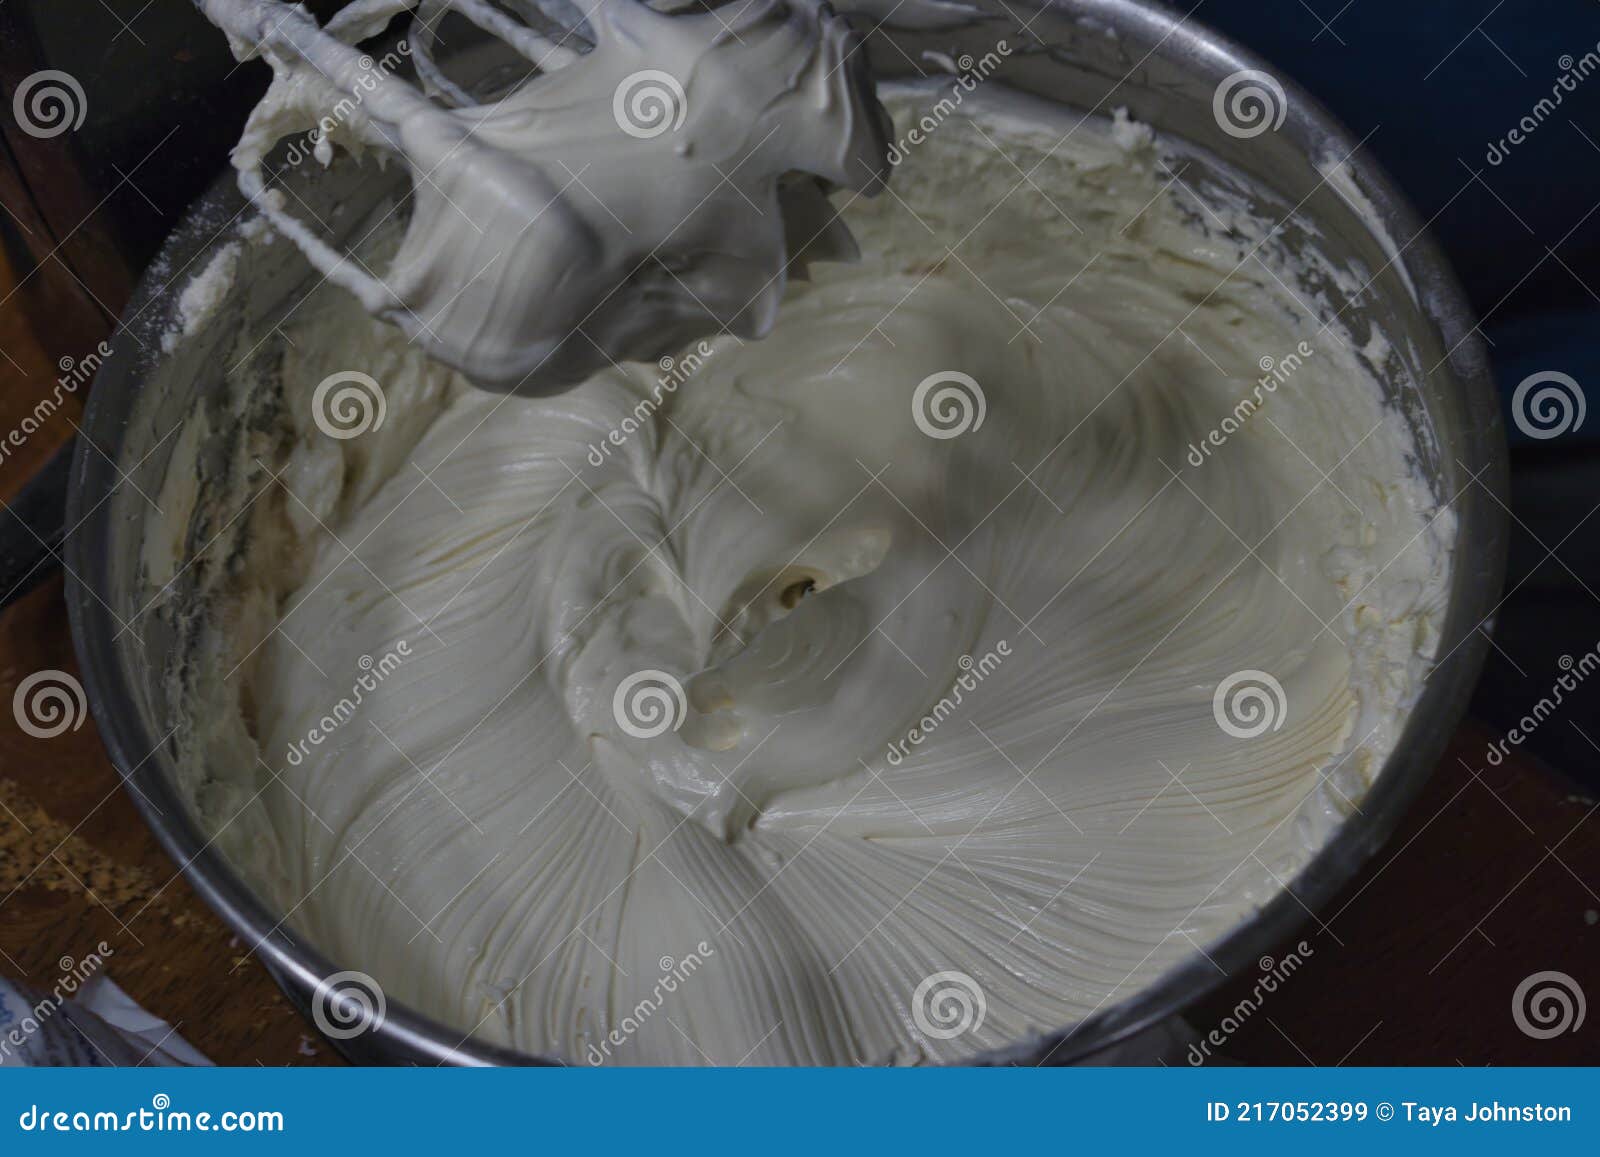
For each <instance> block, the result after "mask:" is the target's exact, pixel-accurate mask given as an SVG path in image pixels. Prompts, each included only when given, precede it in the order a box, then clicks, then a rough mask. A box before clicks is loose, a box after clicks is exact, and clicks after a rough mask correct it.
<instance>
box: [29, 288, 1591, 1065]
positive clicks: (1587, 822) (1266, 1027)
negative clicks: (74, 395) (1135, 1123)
mask: <svg viewBox="0 0 1600 1157" xmlns="http://www.w3.org/2000/svg"><path fill="white" fill-rule="evenodd" d="M6 283H7V279H6V278H5V276H4V270H3V269H0V285H5V284H6ZM94 336H98V335H94ZM91 345H92V338H91V339H89V340H86V341H85V343H84V346H85V348H88V347H89V346H91ZM0 351H3V353H4V358H3V359H0V434H3V433H4V431H7V430H11V429H14V428H16V427H17V426H18V424H19V423H20V422H21V419H22V416H23V415H24V414H25V413H27V412H28V411H29V410H31V408H32V406H33V405H34V403H35V402H36V401H37V400H38V399H39V398H41V397H43V396H44V395H45V394H46V393H47V392H48V391H49V390H50V389H51V387H52V385H53V383H54V379H55V373H56V371H55V368H54V364H53V359H52V358H51V357H50V356H49V355H48V354H47V353H46V352H45V351H44V350H42V349H40V348H39V347H38V346H37V344H36V343H35V342H34V341H33V340H32V338H31V335H30V332H29V327H28V326H27V325H26V324H25V323H24V322H23V321H22V318H21V315H20V312H19V311H16V310H11V311H6V312H4V313H3V314H0ZM77 411H78V404H77V402H76V400H73V401H71V402H69V405H68V408H67V409H64V410H63V411H61V412H60V413H58V414H56V415H55V416H54V417H53V418H52V419H51V420H50V422H49V423H47V424H46V427H45V428H44V429H41V430H40V431H38V433H36V434H34V435H33V436H32V437H31V438H30V439H28V441H27V442H26V444H25V445H24V446H23V447H22V448H21V449H19V450H16V451H15V452H13V453H11V454H10V455H9V456H8V457H7V458H5V460H4V462H3V463H0V499H3V500H6V501H9V500H10V499H11V498H12V497H13V496H14V495H15V494H16V492H17V490H18V489H19V488H20V487H21V486H22V484H23V483H24V482H25V481H26V479H27V477H28V476H29V475H30V474H31V473H32V472H33V471H34V470H35V469H37V468H38V467H39V466H40V465H42V464H43V462H44V461H46V460H47V459H48V457H49V455H50V453H51V452H52V451H53V449H54V448H55V446H56V445H58V444H59V443H60V442H62V441H63V440H65V439H66V438H68V437H70V436H71V434H72V431H73V424H74V423H75V422H76V421H77V417H78V412H77ZM46 668H58V669H62V670H66V671H69V672H75V671H76V662H75V660H74V658H73V654H72V648H71V643H70V640H69V638H68V633H67V625H66V615H65V611H64V608H63V606H62V599H61V580H60V577H59V575H54V576H52V577H51V578H50V579H49V580H48V581H47V582H46V583H45V584H44V585H43V586H42V587H40V588H39V589H38V590H36V591H34V592H33V593H32V594H31V595H29V596H28V597H26V598H25V599H23V600H22V601H21V602H20V603H18V604H16V605H14V606H13V607H11V608H10V609H9V610H7V611H6V612H5V613H4V615H3V617H0V703H5V704H9V703H10V701H11V698H12V695H13V692H14V690H15V688H16V687H17V685H18V684H19V683H20V682H21V681H22V680H23V679H25V678H27V677H28V676H29V675H30V674H32V673H34V672H36V671H39V670H43V669H46ZM1529 691H1530V702H1531V701H1532V700H1533V699H1537V698H1538V696H1539V694H1541V693H1542V692H1541V691H1539V690H1538V689H1536V688H1534V687H1532V686H1531V685H1530V688H1529ZM1551 725H1552V726H1559V725H1561V724H1560V723H1559V721H1558V722H1556V723H1552V724H1551ZM1490 738H1491V737H1490V736H1488V735H1486V734H1485V733H1483V732H1482V731H1481V730H1478V729H1475V728H1473V727H1472V726H1470V725H1469V726H1468V727H1465V728H1463V729H1462V731H1461V733H1460V734H1459V735H1458V736H1457V737H1456V739H1455V741H1454V742H1453V744H1452V746H1451V749H1450V751H1449V752H1448V753H1447V755H1446V756H1445V757H1444V759H1443V760H1442V761H1441V763H1440V766H1439V767H1438V769H1437V770H1436V771H1435V773H1434V775H1433V777H1432V778H1431V780H1430V781H1429V783H1428V784H1427V786H1426V788H1425V789H1424V791H1423V792H1422V794H1421V796H1420V797H1419V799H1418V800H1417V802H1416V804H1415V805H1414V806H1413V807H1412V809H1411V810H1410V812H1409V813H1408V815H1407V816H1406V818H1405V819H1404V821H1403V822H1402V823H1401V825H1400V828H1399V830H1398V831H1397V833H1396V834H1395V836H1394V837H1393V838H1392V839H1391V840H1390V841H1389V843H1388V845H1387V846H1386V847H1385V848H1384V849H1382V851H1381V852H1380V853H1379V854H1378V855H1377V856H1375V857H1374V859H1373V860H1372V862H1371V863H1370V864H1368V865H1367V867H1366V868H1365V870H1363V871H1362V872H1361V873H1360V874H1359V875H1358V876H1357V878H1356V879H1355V880H1353V881H1352V882H1351V884H1350V885H1349V886H1348V887H1346V888H1345V889H1344V891H1343V892H1342V894H1340V895H1339V896H1338V897H1336V898H1335V899H1334V900H1333V901H1331V902H1330V903H1329V904H1327V905H1325V906H1324V907H1323V908H1322V910H1320V911H1319V912H1317V913H1316V914H1315V915H1314V916H1308V917H1307V920H1306V924H1305V926H1304V928H1303V929H1302V931H1301V933H1300V934H1299V935H1298V936H1297V937H1295V939H1296V940H1298V939H1299V938H1300V937H1302V936H1303V937H1304V938H1305V940H1306V942H1307V944H1308V946H1309V948H1310V949H1311V951H1310V953H1309V955H1308V957H1307V960H1306V963H1305V965H1304V967H1303V968H1301V969H1300V970H1299V971H1298V972H1296V973H1295V974H1294V975H1293V977H1292V978H1291V979H1290V980H1289V981H1288V982H1287V983H1285V984H1284V985H1282V986H1281V987H1280V988H1279V989H1278V991H1276V992H1275V993H1273V994H1271V995H1270V996H1269V997H1268V998H1267V999H1266V1000H1265V1001H1264V1002H1263V1003H1262V1004H1261V1006H1260V1007H1259V1009H1258V1010H1254V1011H1252V1012H1250V1013H1248V1014H1247V1015H1245V1016H1243V1017H1238V1016H1237V1013H1238V1004H1239V1001H1240V1000H1241V999H1242V998H1243V997H1245V996H1246V995H1247V994H1248V993H1250V991H1251V990H1252V988H1253V986H1254V984H1255V982H1256V979H1257V977H1256V976H1241V977H1238V978H1236V979H1235V980H1233V981H1230V982H1229V983H1228V984H1227V985H1226V986H1224V988H1222V989H1221V990H1219V992H1218V994H1217V995H1216V996H1214V997H1212V998H1210V999H1207V1000H1205V1001H1203V1002H1201V1003H1200V1004H1199V1005H1198V1006H1197V1007H1196V1008H1194V1009H1193V1010H1192V1012H1191V1016H1190V1019H1191V1020H1192V1022H1193V1023H1194V1025H1195V1026H1196V1028H1197V1029H1198V1030H1199V1031H1200V1032H1201V1033H1205V1032H1208V1031H1209V1030H1211V1029H1213V1028H1217V1027H1218V1026H1228V1027H1226V1028H1225V1030H1224V1031H1226V1032H1227V1033H1228V1039H1227V1042H1226V1045H1225V1046H1224V1047H1223V1048H1222V1049H1221V1050H1220V1051H1221V1052H1222V1053H1223V1054H1224V1055H1225V1056H1226V1057H1227V1058H1229V1059H1230V1060H1233V1061H1237V1062H1244V1063H1272V1064H1317V1065H1334V1064H1341V1063H1342V1064H1456V1063H1460V1064H1466V1065H1482V1064H1562V1063H1574V1062H1590V1063H1593V1062H1596V1061H1600V1009H1596V1010H1591V1015H1589V1016H1588V1017H1587V1018H1586V1020H1585V1021H1584V1023H1583V1024H1582V1025H1581V1026H1580V1027H1579V1028H1577V1030H1576V1031H1573V1032H1569V1033H1564V1034H1562V1035H1560V1036H1557V1037H1554V1038H1551V1039H1535V1038H1533V1037H1530V1036H1528V1035H1527V1034H1525V1033H1524V1032H1522V1031H1521V1030H1520V1029H1518V1027H1517V1025H1516V1023H1515V1021H1514V1020H1513V1017H1512V997H1513V994H1514V992H1515V991H1516V989H1517V986H1518V985H1519V983H1520V982H1521V981H1522V980H1523V979H1524V978H1526V977H1528V976H1530V975H1531V974H1533V973H1537V972H1542V971H1547V970H1555V971H1560V972H1564V973H1567V974H1568V975H1569V976H1571V977H1572V978H1574V979H1575V980H1576V981H1577V982H1578V983H1579V985H1580V987H1581V988H1582V989H1583V990H1584V992H1585V993H1586V995H1587V998H1588V999H1590V1000H1600V923H1597V921H1600V817H1597V816H1596V815H1595V812H1596V803H1595V801H1593V800H1590V799H1586V798H1582V797H1581V796H1579V795H1577V794H1576V793H1575V789H1574V788H1573V787H1572V786H1571V785H1570V784H1569V783H1568V782H1567V781H1565V780H1564V779H1563V778H1562V777H1560V776H1559V775H1558V774H1557V773H1555V772H1552V771H1550V770H1548V769H1545V768H1542V767H1540V766H1539V765H1537V764H1536V763H1534V762H1533V761H1531V760H1528V759H1524V758H1520V757H1513V758H1511V759H1509V760H1507V761H1506V762H1505V763H1504V764H1503V765H1501V766H1499V767H1490V766H1487V765H1486V762H1485V759H1484V753H1485V750H1486V744H1487V742H1488V740H1489V739H1490ZM1596 758H1600V751H1597V752H1596ZM102 941H104V942H105V943H106V944H107V945H108V946H109V947H110V949H111V955H110V956H109V957H108V958H107V961H106V969H105V970H106V972H107V973H108V974H109V975H110V976H111V978H112V979H113V980H115V981H116V983H117V984H119V985H120V986H121V987H122V988H124V989H125V990H126V991H127V992H128V993H129V994H130V995H131V996H133V997H134V999H136V1000H138V1001H139V1002H140V1003H141V1004H143V1005H144V1006H145V1007H146V1008H147V1009H149V1010H150V1011H151V1012H153V1013H155V1014H156V1015H158V1016H160V1017H162V1018H164V1019H165V1020H167V1021H168V1022H170V1023H171V1024H173V1025H174V1026H176V1027H177V1029H178V1030H179V1031H180V1032H181V1033H182V1035H183V1036H184V1037H186V1038H187V1039H188V1040H189V1041H190V1042H191V1043H193V1044H194V1045H195V1046H196V1047H198V1048H199V1049H200V1050H201V1051H202V1052H204V1053H205V1054H206V1055H207V1056H209V1057H211V1058H212V1059H214V1060H215V1061H217V1062H219V1063H224V1064H238V1065H248V1064H264V1065H285V1064H292V1065H304V1064H334V1063H339V1057H338V1056H337V1054H336V1053H334V1051H333V1050H332V1049H331V1048H330V1047H329V1046H328V1045H327V1044H326V1043H324V1042H323V1041H322V1040H321V1039H320V1038H319V1037H318V1036H317V1034H316V1031H315V1029H314V1028H313V1027H312V1026H311V1025H310V1024H309V1023H308V1022H306V1021H305V1020H303V1019H302V1018H301V1017H300V1015H299V1014H298V1013H297V1012H296V1011H295V1010H294V1009H292V1008H291V1007H290V1006H289V1004H288V1003H287V1002H286V1001H285V1000H284V998H283V997H282V995H281V994H280V993H279V992H278V989H277V987H276V985H275V984H274V983H273V982H272V980H271V979H270V978H269V977H268V976H267V974H266V973H265V972H264V971H263V970H262V968H261V966H260V964H259V963H258V962H257V961H256V960H255V959H254V958H250V959H248V960H246V961H245V962H244V964H243V966H242V967H238V968H235V966H236V964H238V962H239V960H240V958H241V956H244V955H246V953H245V947H246V946H244V945H241V944H240V943H239V941H238V940H237V938H235V937H234V935H233V933H232V932H231V930H230V929H228V928H227V927H226V926H225V925H224V924H223V923H222V922H221V921H220V920H219V919H218V918H217V917H216V916H215V915H213V914H212V913H211V912H210V910H209V909H207V908H206V907H205V905H204V904H203V903H201V901H200V900H199V899H198V898H197V897H196V895H195V894H194V892H193V891H192V890H191V889H190V887H189V886H188V883H187V882H186V881H185V880H184V879H183V877H182V876H181V875H180V874H179V873H178V871H177V868H176V866H175V865H174V864H173V862H172V861H171V860H170V859H169V858H168V857H167V856H166V854H165V853H163V852H162V851H161V849H160V847H159V846H158V845H157V843H156V841H155V839H154V837H153V836H152V835H151V834H150V832H149V830H148V829H147V828H146V827H145V825H144V823H143V821H142V820H141V818H140V817H139V815H138V813H137V812H136V811H135V809H134V807H133V805H132V803H131V802H130V801H129V799H128V798H127V796H126V794H125V793H124V791H123V790H122V788H121V787H120V786H119V782H118V778H117V775H116V773H115V772H114V771H113V769H112V767H111V765H110V763H109V761H108V760H107V757H106V754H105V751H104V749H103V747H102V746H101V744H100V740H99V738H98V736H97V735H96V732H95V728H94V723H93V721H92V720H90V721H87V722H85V723H84V724H83V726H82V727H81V728H80V729H79V730H77V731H73V732H68V733H67V734H64V735H61V736H58V737H56V738H53V739H36V738H33V737H31V736H29V735H27V734H25V733H23V731H22V730H21V729H20V728H19V727H18V725H17V722H16V719H15V718H14V715H13V712H12V711H9V710H4V711H0V973H3V974H4V975H6V976H8V977H11V978H21V979H25V980H27V981H30V982H31V983H33V984H35V985H36V986H39V987H41V988H49V987H50V986H51V985H53V984H54V983H55V982H56V979H57V977H58V975H59V971H60V969H61V968H62V967H63V966H64V961H66V960H68V959H70V960H72V961H81V960H82V959H84V957H85V956H86V955H87V954H88V953H90V952H93V951H95V949H96V945H98V944H99V943H100V942H102ZM1290 947H1291V945H1289V944H1286V945H1283V946H1279V948H1277V949H1276V950H1274V951H1273V952H1272V953H1271V954H1270V955H1272V957H1273V958H1274V959H1275V960H1279V959H1282V957H1283V953H1284V952H1285V951H1286V950H1288V949H1289V948H1290ZM1234 1019H1237V1020H1240V1021H1241V1023H1239V1024H1237V1025H1234V1023H1233V1021H1234Z"/></svg>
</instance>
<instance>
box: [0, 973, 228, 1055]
mask: <svg viewBox="0 0 1600 1157" xmlns="http://www.w3.org/2000/svg"><path fill="white" fill-rule="evenodd" d="M210 1064H211V1062H210V1061H208V1060H206V1058H205V1057H203V1056H202V1055H201V1054H200V1053H199V1051H198V1050H196V1049H195V1047H194V1046H193V1045H191V1044H190V1043H189V1042H188V1041H186V1040H184V1039H183V1038H182V1037H180V1036H179V1035H178V1034H177V1033H176V1032H174V1031H173V1029H172V1026H171V1025H169V1024H168V1023H167V1022H166V1021H164V1020H162V1019H161V1018H160V1017H157V1016H153V1015H151V1014H150V1013H148V1012H146V1011H145V1010H144V1009H142V1008H140V1007H139V1006H138V1005H137V1004H136V1003H134V1001H133V999H132V998H131V997H129V996H128V994H127V993H125V992H123V991H122V989H120V988H118V987H117V986H116V985H115V984H113V983H112V982H111V981H110V980H109V979H108V978H107V977H105V976H94V977H91V978H90V979H89V980H88V981H87V982H85V983H84V984H83V986H82V987H81V988H79V989H78V990H77V993H76V994H75V995H74V996H73V997H71V998H70V999H66V998H61V997H58V996H57V995H55V994H52V993H42V994H41V993H38V992H35V991H34V990H32V989H30V988H26V987H23V986H21V985H18V984H13V983H12V982H11V981H9V980H0V1068H22V1067H39V1066H45V1065H58V1066H117V1067H122V1066H127V1065H135V1066H136V1065H210Z"/></svg>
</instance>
